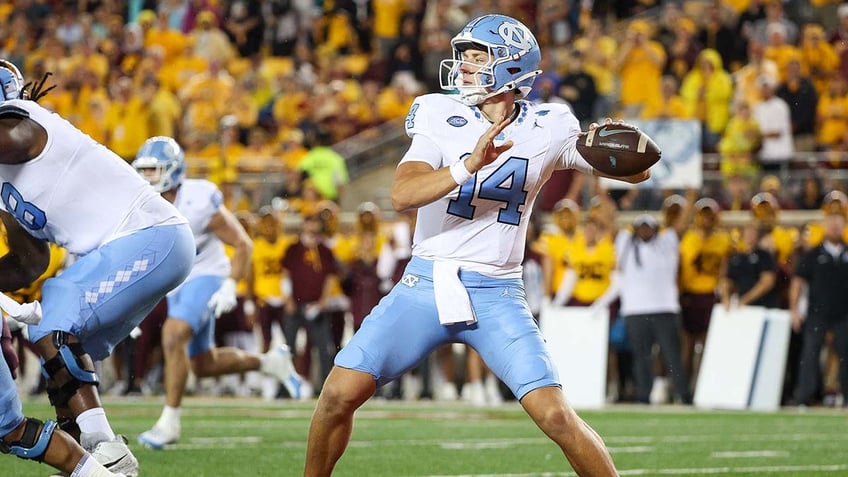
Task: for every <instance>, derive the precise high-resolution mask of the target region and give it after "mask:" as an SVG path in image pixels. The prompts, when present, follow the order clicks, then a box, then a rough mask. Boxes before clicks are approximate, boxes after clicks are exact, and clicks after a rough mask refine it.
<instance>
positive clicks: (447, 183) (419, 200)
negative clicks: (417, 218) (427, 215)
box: [392, 162, 459, 212]
mask: <svg viewBox="0 0 848 477" xmlns="http://www.w3.org/2000/svg"><path fill="white" fill-rule="evenodd" d="M457 187H459V186H458V185H457V184H456V181H454V179H453V176H451V173H450V169H449V168H447V167H442V168H441V169H433V168H432V167H430V165H429V164H427V163H426V162H404V163H403V164H401V165H399V166H398V168H397V170H396V171H395V179H394V182H393V183H392V207H394V209H395V210H396V211H398V212H403V211H405V210H409V209H417V208H418V207H422V206H425V205H427V204H429V203H431V202H434V201H436V200H439V199H441V198H442V197H444V196H445V195H447V194H448V193H449V192H450V191H452V190H454V189H456V188H457Z"/></svg>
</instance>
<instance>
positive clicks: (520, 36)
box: [440, 15, 542, 104]
mask: <svg viewBox="0 0 848 477" xmlns="http://www.w3.org/2000/svg"><path fill="white" fill-rule="evenodd" d="M451 46H452V47H453V59H448V60H442V63H441V69H442V71H443V73H444V70H445V69H447V70H448V72H447V74H446V75H445V74H442V75H440V76H441V86H442V88H443V89H449V90H454V89H455V90H459V93H460V95H462V97H463V100H464V101H465V102H466V103H468V104H479V103H480V102H481V101H483V100H485V99H488V98H490V97H492V96H495V95H497V94H500V93H503V92H506V91H510V90H513V89H514V90H517V92H518V97H520V98H523V97H525V96H527V94H528V93H530V88H531V87H532V86H533V81H534V80H535V79H536V76H538V75H539V74H540V73H541V72H542V70H540V69H539V63H540V62H541V61H542V52H541V50H539V42H538V41H536V37H534V36H533V33H531V32H530V29H529V28H527V27H526V26H524V24H522V23H521V22H519V21H518V20H516V19H514V18H510V17H508V16H505V15H484V16H482V17H479V18H475V19H474V20H471V22H469V23H468V25H466V26H465V28H463V29H462V31H461V32H459V34H457V35H456V36H455V37H453V39H452V40H451ZM468 49H478V50H482V51H484V52H486V53H488V54H489V62H488V63H486V64H483V65H480V64H476V63H471V62H468V61H464V60H463V59H462V52H463V51H465V50H468ZM463 65H466V66H467V67H472V68H475V69H479V70H478V71H479V74H478V76H477V77H478V78H479V80H478V83H479V84H474V85H463V84H462V73H461V68H462V66H463Z"/></svg>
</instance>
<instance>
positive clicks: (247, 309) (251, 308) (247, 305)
mask: <svg viewBox="0 0 848 477" xmlns="http://www.w3.org/2000/svg"><path fill="white" fill-rule="evenodd" d="M242 309H243V310H244V314H245V315H252V314H254V313H256V303H254V302H253V300H246V301H245V302H244V306H243V307H242Z"/></svg>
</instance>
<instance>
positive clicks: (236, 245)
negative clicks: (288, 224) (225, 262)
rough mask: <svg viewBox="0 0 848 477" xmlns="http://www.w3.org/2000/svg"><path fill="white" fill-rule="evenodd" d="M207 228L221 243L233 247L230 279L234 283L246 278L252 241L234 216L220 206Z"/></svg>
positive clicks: (251, 251) (251, 252)
mask: <svg viewBox="0 0 848 477" xmlns="http://www.w3.org/2000/svg"><path fill="white" fill-rule="evenodd" d="M208 227H209V230H211V231H212V232H213V233H214V234H215V236H217V237H218V238H219V239H221V241H222V242H224V243H225V244H227V245H229V246H231V247H233V258H232V261H231V264H232V269H231V271H230V277H231V278H232V279H233V280H236V281H238V280H241V279H242V278H244V277H246V276H247V271H248V269H249V268H250V259H251V255H252V254H253V240H251V238H250V235H248V234H247V231H246V230H244V227H242V226H241V223H239V221H238V219H237V218H236V217H235V215H233V213H232V212H230V210H229V209H227V208H226V207H223V206H222V207H221V208H220V209H219V210H218V213H216V214H215V215H213V216H212V219H211V220H210V221H209V225H208Z"/></svg>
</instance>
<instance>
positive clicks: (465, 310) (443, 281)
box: [433, 261, 477, 325]
mask: <svg viewBox="0 0 848 477" xmlns="http://www.w3.org/2000/svg"><path fill="white" fill-rule="evenodd" d="M433 292H434V294H435V295H436V309H437V310H438V312H439V322H440V323H441V324H443V325H450V324H453V323H463V322H464V323H466V324H469V325H470V324H472V323H475V322H476V321H477V317H476V316H475V315H474V309H473V308H472V307H471V298H469V297H468V290H466V289H465V285H463V284H462V282H461V281H460V280H459V265H456V264H454V263H451V262H440V261H435V262H433Z"/></svg>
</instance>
